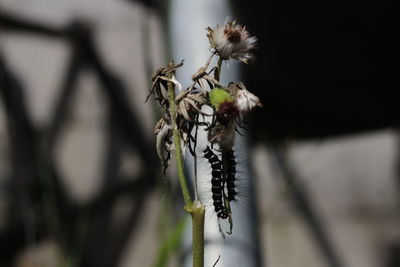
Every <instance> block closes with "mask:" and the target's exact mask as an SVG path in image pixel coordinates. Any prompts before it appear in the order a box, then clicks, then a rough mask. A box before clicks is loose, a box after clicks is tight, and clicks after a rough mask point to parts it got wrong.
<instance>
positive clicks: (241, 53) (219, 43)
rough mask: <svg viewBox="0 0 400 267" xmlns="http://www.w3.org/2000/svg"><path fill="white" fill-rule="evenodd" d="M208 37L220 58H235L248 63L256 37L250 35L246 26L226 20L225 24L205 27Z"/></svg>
mask: <svg viewBox="0 0 400 267" xmlns="http://www.w3.org/2000/svg"><path fill="white" fill-rule="evenodd" d="M207 30H208V35H207V36H208V39H209V40H210V44H211V47H212V48H214V49H215V50H216V51H217V52H218V54H219V55H220V56H221V57H222V59H229V58H233V59H237V60H240V61H242V62H244V63H248V61H249V59H251V58H252V55H251V54H250V52H249V51H250V50H251V49H253V48H254V47H255V44H256V42H257V38H256V37H254V36H250V34H249V32H248V31H247V30H246V27H244V26H241V25H239V24H236V22H235V21H233V22H228V23H227V24H226V25H225V26H219V25H217V26H216V27H215V29H211V28H210V27H208V28H207Z"/></svg>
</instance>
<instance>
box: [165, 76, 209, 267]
mask: <svg viewBox="0 0 400 267" xmlns="http://www.w3.org/2000/svg"><path fill="white" fill-rule="evenodd" d="M169 78H172V74H171V76H170V77H169ZM168 95H169V103H170V115H171V121H172V132H173V137H174V145H175V156H176V165H177V169H178V178H179V183H180V185H181V190H182V195H183V200H184V202H185V210H186V212H188V213H189V214H191V216H192V238H193V241H192V255H193V267H203V266H204V215H205V208H204V206H203V205H202V204H201V203H200V202H199V201H195V202H193V201H192V199H191V197H190V193H189V189H188V186H187V181H186V177H185V172H184V168H183V157H182V149H181V141H180V140H181V139H180V134H179V131H178V126H177V125H176V121H175V119H176V103H175V86H174V84H173V83H172V82H169V83H168Z"/></svg>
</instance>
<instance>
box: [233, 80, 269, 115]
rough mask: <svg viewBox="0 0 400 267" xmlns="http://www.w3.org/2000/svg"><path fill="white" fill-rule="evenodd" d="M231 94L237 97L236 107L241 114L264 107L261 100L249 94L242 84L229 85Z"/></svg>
mask: <svg viewBox="0 0 400 267" xmlns="http://www.w3.org/2000/svg"><path fill="white" fill-rule="evenodd" d="M229 88H230V90H231V92H232V93H233V94H234V95H235V97H236V105H237V107H238V109H239V111H240V112H248V111H250V110H252V109H254V108H255V107H262V106H263V105H262V103H261V101H260V99H259V98H258V97H257V96H256V95H254V94H252V93H251V92H249V91H248V90H247V89H246V86H244V84H243V83H242V82H236V83H231V84H229Z"/></svg>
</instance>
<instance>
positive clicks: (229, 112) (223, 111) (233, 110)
mask: <svg viewBox="0 0 400 267" xmlns="http://www.w3.org/2000/svg"><path fill="white" fill-rule="evenodd" d="M217 113H218V116H219V117H220V118H222V119H224V120H229V119H232V118H234V117H235V116H236V115H237V114H238V113H239V110H238V108H237V106H236V104H235V102H234V101H225V102H223V103H221V104H220V105H219V107H218V110H217Z"/></svg>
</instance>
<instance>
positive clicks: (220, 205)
mask: <svg viewBox="0 0 400 267" xmlns="http://www.w3.org/2000/svg"><path fill="white" fill-rule="evenodd" d="M207 31H208V34H207V37H208V39H209V41H210V51H211V55H210V57H209V59H208V60H207V62H206V63H205V65H204V66H202V67H200V68H199V70H198V71H197V72H196V73H194V74H193V76H192V80H193V84H192V85H191V86H190V87H188V88H186V89H183V88H182V85H181V84H180V83H179V81H178V80H176V78H175V71H176V70H177V69H178V68H180V67H182V66H183V61H182V62H180V63H178V64H175V63H174V62H170V63H169V64H168V65H167V66H166V67H162V68H160V69H158V70H157V71H156V72H155V73H154V74H153V76H152V82H153V83H152V87H151V89H150V94H149V96H150V95H153V96H154V99H155V100H156V101H157V102H158V104H159V105H160V107H161V108H162V110H163V111H164V114H163V115H162V116H161V118H160V120H159V121H158V122H157V124H156V126H155V135H156V149H157V154H158V156H159V158H160V160H161V162H162V168H163V174H164V175H165V171H166V169H167V168H168V166H169V162H170V159H171V153H172V152H173V151H175V157H176V163H177V169H178V177H179V182H180V186H181V189H182V194H183V199H184V202H185V207H184V208H185V210H186V212H188V213H189V214H190V215H191V216H192V223H193V227H192V229H193V246H192V247H193V266H194V267H200V266H203V264H204V260H203V256H204V214H205V205H204V203H202V201H201V200H200V198H199V195H198V190H197V172H196V170H197V166H196V162H197V158H198V157H204V158H206V159H207V161H208V163H209V164H210V167H211V170H212V171H211V174H210V177H209V181H210V183H211V191H212V192H211V193H212V200H213V207H214V211H215V212H216V214H217V217H218V220H228V221H229V225H230V229H229V231H228V232H227V233H229V234H230V233H231V232H232V227H233V221H232V211H231V208H230V202H231V201H234V200H235V199H236V194H237V192H236V189H235V175H236V161H235V156H234V151H233V146H234V142H235V135H236V132H237V130H238V128H239V127H241V125H242V124H243V119H244V117H245V116H246V114H247V113H248V112H250V111H252V110H253V109H254V108H256V107H262V104H261V101H260V100H259V98H258V97H257V96H255V95H254V94H252V93H251V92H250V91H248V90H247V89H246V87H245V85H244V84H243V83H242V82H238V81H232V82H230V83H229V84H228V85H223V84H221V83H220V73H221V68H222V63H223V62H224V61H228V60H231V59H232V60H239V61H241V62H244V63H248V62H249V61H250V60H251V59H252V57H253V55H252V54H251V50H252V49H254V47H255V45H256V38H255V37H253V36H251V35H250V34H249V32H248V31H247V30H246V28H245V27H244V26H241V25H239V24H237V23H236V22H235V21H233V22H228V23H226V24H225V25H222V26H219V25H217V26H216V27H215V28H210V27H208V28H207ZM213 57H217V63H216V66H213V65H212V64H211V62H212V59H213ZM176 92H177V93H178V94H177V95H176ZM210 111H211V112H210ZM199 127H202V129H205V131H207V139H208V140H207V142H208V144H207V145H206V147H204V148H202V149H203V150H202V152H201V153H198V151H199V148H198V146H197V144H198V135H197V134H198V131H199ZM184 151H188V152H189V153H190V154H191V155H192V156H193V158H194V164H195V166H194V169H195V175H194V181H193V184H194V187H195V188H194V196H193V198H192V196H191V195H190V193H189V189H188V185H187V184H188V183H187V178H186V177H185V175H184V166H183V152H184ZM198 154H199V155H198ZM221 233H222V231H221ZM222 234H223V233H222Z"/></svg>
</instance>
